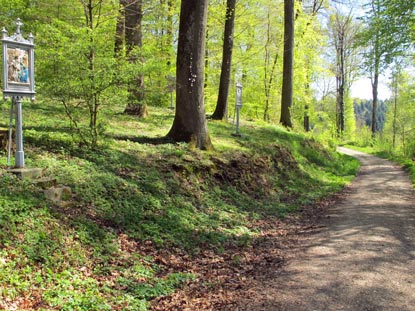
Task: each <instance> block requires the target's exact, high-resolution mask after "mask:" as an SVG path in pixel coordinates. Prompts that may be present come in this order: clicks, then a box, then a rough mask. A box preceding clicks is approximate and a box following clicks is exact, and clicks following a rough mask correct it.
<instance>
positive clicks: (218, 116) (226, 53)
mask: <svg viewBox="0 0 415 311" xmlns="http://www.w3.org/2000/svg"><path fill="white" fill-rule="evenodd" d="M235 7H236V0H227V2H226V22H225V32H224V36H223V55H222V69H221V74H220V83H219V95H218V102H217V104H216V109H215V112H214V113H213V115H212V119H214V120H227V119H228V97H229V87H230V81H231V71H232V51H233V31H234V25H235ZM240 82H241V81H240Z"/></svg>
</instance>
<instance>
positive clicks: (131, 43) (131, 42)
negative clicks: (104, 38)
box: [124, 0, 147, 117]
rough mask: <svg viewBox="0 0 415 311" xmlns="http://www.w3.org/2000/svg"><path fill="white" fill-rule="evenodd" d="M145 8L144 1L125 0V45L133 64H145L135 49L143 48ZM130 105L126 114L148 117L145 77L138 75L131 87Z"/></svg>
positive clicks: (125, 111)
mask: <svg viewBox="0 0 415 311" xmlns="http://www.w3.org/2000/svg"><path fill="white" fill-rule="evenodd" d="M142 20H143V7H142V0H125V44H126V49H127V57H128V58H129V61H130V62H131V63H135V62H139V61H141V62H143V59H140V57H138V56H137V54H136V52H135V51H134V48H139V49H141V47H142V46H143V40H142V38H143V34H142V29H141V28H142V27H141V24H142ZM128 91H129V96H128V104H127V107H126V108H125V110H124V113H126V114H131V115H136V116H138V117H146V116H147V105H146V103H145V102H144V75H143V74H141V73H140V74H138V75H137V76H136V77H135V78H134V79H133V81H131V84H130V86H129V89H128Z"/></svg>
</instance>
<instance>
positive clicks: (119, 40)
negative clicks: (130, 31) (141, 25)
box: [114, 0, 125, 56]
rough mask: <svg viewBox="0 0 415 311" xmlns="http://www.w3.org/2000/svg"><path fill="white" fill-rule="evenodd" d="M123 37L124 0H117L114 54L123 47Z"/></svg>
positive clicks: (118, 52)
mask: <svg viewBox="0 0 415 311" xmlns="http://www.w3.org/2000/svg"><path fill="white" fill-rule="evenodd" d="M124 38H125V0H119V9H118V16H117V24H116V26H115V43H114V54H115V56H117V55H119V54H120V52H121V51H122V50H123V47H124Z"/></svg>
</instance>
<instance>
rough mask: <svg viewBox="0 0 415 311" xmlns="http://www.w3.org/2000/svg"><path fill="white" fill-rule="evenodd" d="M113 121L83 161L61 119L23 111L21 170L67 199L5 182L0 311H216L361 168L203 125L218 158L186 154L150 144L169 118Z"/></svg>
mask: <svg viewBox="0 0 415 311" xmlns="http://www.w3.org/2000/svg"><path fill="white" fill-rule="evenodd" d="M1 108H2V110H3V111H2V112H3V115H7V107H6V105H3V106H1ZM117 109H118V110H117ZM121 109H122V107H118V108H115V109H114V110H112V111H111V112H110V113H108V114H107V115H105V116H104V117H105V119H107V120H108V127H107V136H106V138H105V139H104V140H103V142H102V144H101V146H100V148H99V149H98V150H94V151H92V150H88V149H86V148H82V147H80V146H79V145H78V144H77V143H75V142H74V140H73V138H72V135H71V133H70V129H69V126H68V123H67V121H66V119H65V117H64V112H63V111H62V109H61V108H59V107H56V106H55V105H54V104H52V103H47V102H44V103H37V104H27V105H26V106H25V115H24V120H25V143H26V145H25V148H26V149H25V151H26V157H27V158H26V163H27V166H29V167H40V168H43V169H44V171H45V175H47V176H52V177H55V178H56V179H57V180H58V182H59V184H62V185H65V186H68V187H70V188H71V190H72V193H73V195H72V197H70V198H67V202H65V204H54V203H52V202H49V201H47V200H45V198H44V195H43V193H42V191H41V190H40V189H38V188H37V187H36V186H34V185H33V184H32V183H31V182H28V181H21V180H18V179H16V178H14V177H12V176H9V175H8V174H6V173H5V172H2V174H1V176H0V310H13V309H15V310H89V311H91V310H100V311H102V310H136V311H137V310H148V309H149V308H152V309H154V310H169V308H171V310H173V309H174V308H176V309H177V308H179V309H183V310H184V309H185V308H184V306H185V305H188V306H189V308H191V307H193V308H196V309H198V310H208V309H209V308H212V307H214V308H215V310H216V309H219V308H220V307H219V306H218V305H215V304H221V303H224V302H225V301H231V300H232V295H238V289H240V288H241V286H242V285H241V284H243V283H244V282H247V281H248V280H247V276H246V275H250V274H252V273H251V272H252V271H253V270H254V269H253V266H255V265H257V264H258V265H260V264H261V263H263V262H268V263H272V262H273V263H278V262H282V261H283V257H282V255H281V252H280V250H279V249H278V245H275V244H272V245H270V244H269V241H270V240H269V239H268V237H270V236H273V237H274V240H273V241H275V238H276V241H279V240H281V243H282V241H286V242H287V243H288V244H289V239H288V240H287V238H286V237H287V236H288V235H289V233H290V232H293V231H292V230H294V231H296V230H297V231H298V230H302V229H304V228H303V227H302V226H304V222H303V220H304V215H310V214H313V213H314V212H315V207H316V204H317V203H318V202H320V201H321V200H322V199H323V198H325V197H327V196H329V195H331V194H333V193H335V192H338V191H339V190H340V189H342V187H343V186H344V185H345V184H346V183H347V182H349V181H350V180H351V179H352V178H353V177H354V176H355V174H356V171H357V168H358V164H357V162H356V161H355V160H353V159H351V158H348V157H346V156H342V155H339V154H337V153H335V152H332V151H329V150H327V149H326V148H324V147H323V146H322V145H321V144H320V143H318V142H316V141H314V140H312V139H307V138H306V137H304V136H302V135H298V134H293V133H289V132H286V131H284V130H282V129H280V128H278V127H275V126H270V125H261V124H252V123H248V122H245V123H243V128H242V131H243V134H244V136H243V137H242V138H237V139H236V138H233V137H231V135H230V133H231V132H232V126H231V125H230V124H227V123H222V122H211V123H210V124H209V128H210V131H211V136H212V138H213V142H214V145H215V149H216V150H215V151H213V152H199V151H194V150H188V148H187V146H186V145H183V144H169V143H165V142H164V141H163V139H161V138H160V137H161V136H162V135H163V134H165V133H167V131H168V129H169V126H170V124H171V121H172V115H171V112H169V111H167V110H163V109H154V111H152V113H153V115H152V117H150V118H149V119H146V120H140V121H137V120H135V119H134V118H133V117H129V116H124V115H121V114H119V113H118V112H120V111H121ZM4 123H5V122H4ZM149 137H153V138H149ZM154 137H155V138H154ZM1 160H2V163H5V157H4V156H3V158H2V159H1ZM3 168H6V166H5V165H3ZM307 213H309V214H307ZM300 215H303V216H300ZM300 219H302V220H300ZM284 237H285V240H284ZM288 244H287V245H288ZM280 246H281V245H280ZM226 284H227V285H226ZM232 284H233V285H232ZM224 286H225V287H226V286H227V287H226V288H227V290H226V291H227V293H228V294H229V295H228V296H226V297H224V296H223V291H224ZM180 288H183V290H179V289H180ZM196 292H197V293H198V294H197V296H195V297H194V298H193V302H188V301H187V302H186V301H185V300H186V299H185V298H183V297H186V295H190V294H192V295H193V294H195V293H196ZM173 293H175V294H173ZM186 293H187V294H186ZM221 293H222V294H221ZM232 293H233V294H232ZM239 294H240V293H239ZM163 297H164V298H163Z"/></svg>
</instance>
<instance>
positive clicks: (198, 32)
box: [167, 0, 212, 150]
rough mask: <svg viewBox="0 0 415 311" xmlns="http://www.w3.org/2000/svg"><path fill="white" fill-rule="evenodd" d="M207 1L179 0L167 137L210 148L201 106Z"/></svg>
mask: <svg viewBox="0 0 415 311" xmlns="http://www.w3.org/2000/svg"><path fill="white" fill-rule="evenodd" d="M208 3H209V0H182V3H181V9H180V26H179V43H178V50H177V64H176V81H177V83H176V113H175V116H174V121H173V125H172V128H171V129H170V131H169V133H168V134H167V137H168V138H170V139H172V140H174V141H178V142H188V143H189V144H190V146H191V147H194V148H198V149H202V150H208V149H211V148H212V143H211V140H210V137H209V133H208V128H207V122H206V113H205V104H204V94H203V87H204V76H205V75H204V64H205V59H204V56H205V44H206V24H207V12H208Z"/></svg>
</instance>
